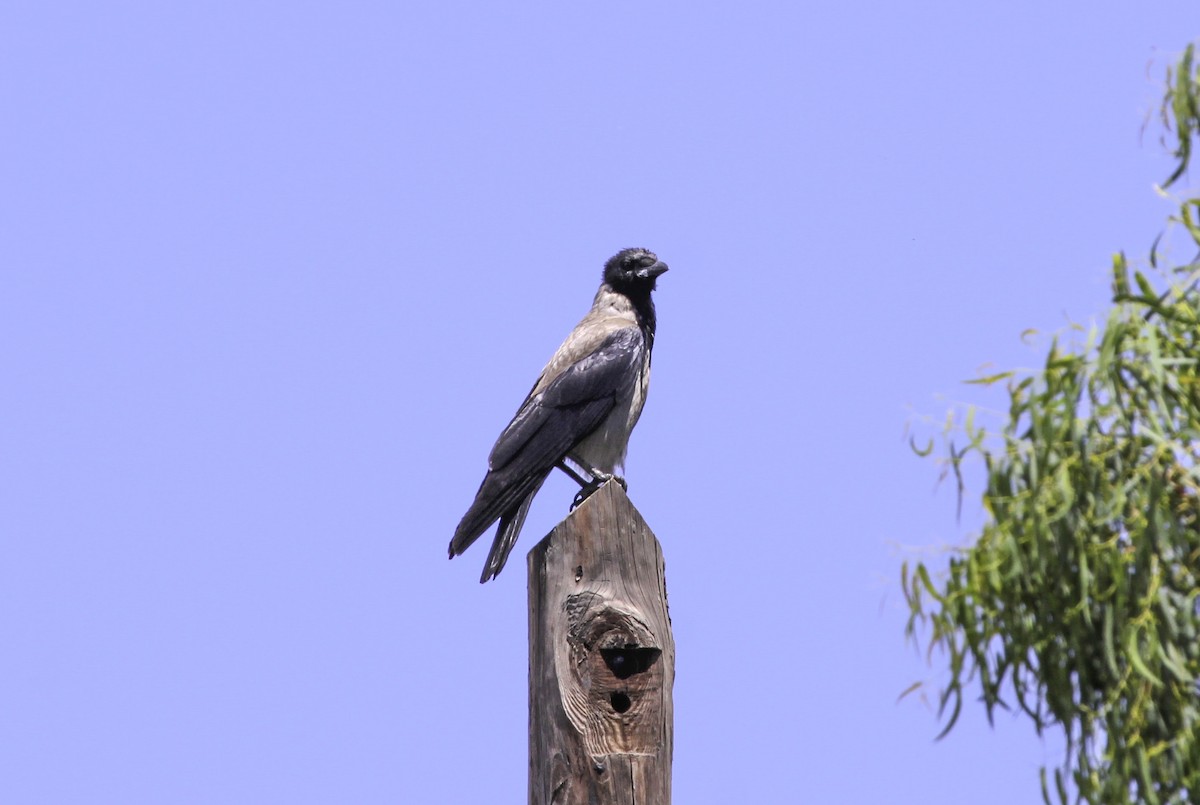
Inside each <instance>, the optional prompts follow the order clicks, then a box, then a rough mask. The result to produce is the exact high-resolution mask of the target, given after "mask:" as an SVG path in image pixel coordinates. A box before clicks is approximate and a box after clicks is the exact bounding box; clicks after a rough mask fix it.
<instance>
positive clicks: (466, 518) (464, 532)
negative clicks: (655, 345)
mask: <svg viewBox="0 0 1200 805" xmlns="http://www.w3.org/2000/svg"><path fill="white" fill-rule="evenodd" d="M644 349H645V342H644V341H643V338H642V334H641V331H640V330H638V329H637V328H636V327H626V328H622V329H620V330H616V331H614V332H613V333H611V334H610V335H609V336H608V337H607V338H605V339H604V341H602V342H601V343H600V345H599V346H598V347H597V348H596V349H595V350H593V351H592V352H590V353H588V354H587V355H584V356H583V357H581V358H580V359H579V360H577V361H576V362H575V363H573V364H571V365H570V366H568V367H567V368H566V369H565V370H563V371H562V372H561V373H560V374H559V375H558V377H556V378H554V379H553V380H552V381H551V382H550V383H549V384H548V385H547V386H546V387H545V388H544V389H542V390H541V391H539V392H537V393H536V394H530V396H529V397H527V398H526V399H525V402H524V403H523V404H522V405H521V408H520V410H519V411H517V415H516V416H515V417H513V420H512V422H510V423H509V425H508V427H507V428H505V429H504V432H503V433H501V434H500V438H499V439H497V440H496V445H495V447H493V448H492V453H491V456H489V458H488V467H489V470H488V474H487V476H485V477H484V479H483V483H482V484H480V486H479V491H478V492H477V493H476V494H475V502H474V503H472V504H471V508H470V509H468V510H467V513H466V514H465V515H463V519H462V521H461V522H460V523H459V524H458V528H457V529H456V530H455V532H454V539H452V540H451V541H450V555H451V556H454V555H457V554H461V553H462V552H463V551H465V550H466V549H467V547H468V546H470V545H471V543H473V542H474V541H475V540H476V539H478V538H479V536H480V535H481V534H482V533H483V532H484V531H486V530H487V529H488V527H489V526H491V524H492V523H494V522H495V521H496V520H497V519H499V518H501V517H503V518H505V522H504V523H502V526H504V527H502V528H501V530H500V532H499V533H498V534H497V539H496V543H495V544H494V545H493V546H492V556H491V557H489V561H488V564H487V567H486V569H485V580H486V578H487V577H488V574H489V571H492V572H491V573H490V574H491V575H492V576H494V575H495V574H496V573H499V572H500V567H494V565H495V564H496V563H495V562H494V561H493V559H496V558H498V559H499V560H500V561H499V565H500V566H503V559H504V557H505V556H506V555H507V552H508V551H509V550H511V549H512V543H513V542H514V541H515V540H516V536H517V534H516V532H518V531H519V530H520V526H521V524H522V522H523V521H524V519H525V517H524V515H525V512H526V511H527V510H528V507H529V501H530V500H531V499H532V496H533V494H534V493H535V492H537V490H538V488H539V487H540V486H541V485H542V482H543V481H544V480H545V479H546V476H547V475H549V474H550V471H551V470H552V469H554V465H555V464H556V463H558V461H559V460H561V459H562V458H563V457H564V456H565V455H566V454H567V453H568V452H569V451H570V450H571V448H573V447H575V445H577V444H579V443H580V442H581V441H583V439H585V438H586V437H587V436H588V435H589V434H591V432H592V431H594V430H595V429H596V428H597V427H599V426H600V425H601V423H603V422H604V419H605V417H607V416H608V415H609V414H610V413H611V412H612V410H613V408H615V407H616V404H617V400H618V399H620V398H621V397H623V396H627V395H629V394H631V393H632V389H633V384H634V383H635V382H636V379H637V375H638V371H639V370H640V368H641V362H642V354H643V350H644ZM535 388H536V387H535ZM514 526H515V527H514ZM498 552H500V553H502V554H503V556H498V555H497V554H498ZM493 568H494V569H493Z"/></svg>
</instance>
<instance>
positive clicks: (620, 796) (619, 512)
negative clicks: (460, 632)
mask: <svg viewBox="0 0 1200 805" xmlns="http://www.w3.org/2000/svg"><path fill="white" fill-rule="evenodd" d="M528 563H529V802H530V805H670V802H671V747H672V738H673V729H674V728H673V718H674V713H673V708H672V703H671V685H672V684H673V683H674V681H675V641H674V639H673V638H672V637H671V620H670V617H669V615H668V614H667V588H666V580H665V577H664V575H663V556H662V548H661V547H660V546H659V544H658V540H657V539H655V537H654V534H652V533H651V532H650V529H649V527H648V526H647V525H646V522H645V521H644V520H643V519H642V516H641V515H640V514H638V511H637V509H635V508H633V504H632V503H630V502H629V498H628V497H626V496H625V491H624V490H623V489H622V488H621V487H620V485H618V484H616V483H613V482H611V481H610V482H609V483H607V484H605V485H604V486H603V487H601V488H600V489H599V490H598V491H597V492H596V493H595V494H593V495H592V496H591V497H589V498H588V499H587V500H586V501H584V503H583V505H581V506H580V507H579V508H577V509H576V510H575V511H574V512H573V513H572V514H571V515H570V516H569V517H567V519H565V520H563V521H562V522H561V523H559V524H558V526H557V527H556V528H555V529H554V530H553V531H551V532H550V535H549V536H547V537H546V538H545V539H543V540H542V541H541V542H539V543H538V544H537V545H536V546H535V547H534V548H533V550H531V551H530V552H529V558H528Z"/></svg>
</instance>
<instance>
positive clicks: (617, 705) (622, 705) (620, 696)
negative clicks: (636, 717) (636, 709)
mask: <svg viewBox="0 0 1200 805" xmlns="http://www.w3.org/2000/svg"><path fill="white" fill-rule="evenodd" d="M608 700H609V701H610V702H611V703H612V708H613V709H614V710H616V711H617V712H618V713H624V712H626V711H627V710H629V708H630V707H633V702H631V701H629V696H627V695H626V694H624V693H622V692H621V691H619V690H618V691H617V692H616V693H613V694H612V695H610V696H609V697H608Z"/></svg>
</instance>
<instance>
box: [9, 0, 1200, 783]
mask: <svg viewBox="0 0 1200 805" xmlns="http://www.w3.org/2000/svg"><path fill="white" fill-rule="evenodd" d="M1188 21H1191V22H1192V23H1195V22H1196V21H1198V20H1197V17H1196V15H1195V8H1194V4H1193V3H1191V2H1156V3H1152V4H1132V3H1117V2H1100V3H1095V2H1092V3H1083V2H1067V3H1055V4H1046V3H1027V2H1017V3H995V2H990V3H969V4H965V3H951V2H929V3H925V4H921V5H920V6H919V7H917V6H914V5H913V4H888V3H861V2H838V3H830V2H822V3H746V4H737V5H735V4H729V3H720V4H717V3H697V2H691V3H640V4H633V3H606V4H581V3H570V4H563V3H557V4H551V3H517V4H487V5H485V4H477V3H461V2H445V1H443V2H438V3H425V2H415V3H403V4H402V3H382V2H375V3H340V4H332V3H329V4H314V3H299V4H297V3H286V4H285V3H268V2H241V3H220V2H216V3H205V4H196V3H192V4H185V3H144V2H143V3H138V2H111V3H104V4H92V3H54V2H39V3H32V2H10V3H7V4H6V5H5V8H4V9H3V10H2V11H0V104H2V107H3V109H4V110H5V115H4V126H3V139H4V143H5V147H4V149H3V155H2V156H0V188H2V189H0V264H2V265H3V277H2V280H0V344H3V346H2V347H0V371H2V373H3V377H4V378H5V382H4V384H3V388H0V490H2V491H0V537H2V543H0V544H2V545H3V549H4V561H3V562H2V563H0V639H2V640H3V642H4V645H5V651H4V658H3V660H2V661H0V690H3V691H4V694H3V697H2V698H0V781H2V782H0V789H2V790H3V799H4V800H5V801H7V802H20V803H82V802H87V803H110V802H111V803H123V804H124V805H129V804H131V803H161V802H171V803H193V802H194V803H218V802H219V803H268V802H281V803H282V802H286V803H334V802H337V803H341V802H355V803H376V802H378V803H384V802H387V803H394V802H413V803H425V802H431V803H468V802H480V801H488V802H522V801H524V797H525V786H526V729H527V727H526V634H525V629H526V620H525V576H524V570H523V559H522V557H523V555H524V553H525V551H527V550H528V549H529V548H531V547H532V546H533V544H534V543H535V542H536V541H537V539H538V538H540V536H541V535H542V534H544V533H546V532H547V531H548V530H549V529H551V528H552V527H553V526H554V524H555V523H556V522H557V521H558V520H559V519H560V518H561V517H562V516H563V515H564V514H565V513H566V508H567V505H568V503H569V500H570V497H571V495H572V494H573V492H572V488H571V486H572V485H571V483H570V482H568V481H567V480H566V479H565V478H553V479H552V480H551V482H549V483H548V484H547V486H546V487H545V489H544V490H543V492H542V493H541V495H540V497H539V498H538V500H537V502H536V503H535V506H534V509H533V512H532V514H531V516H530V519H529V522H528V524H527V525H526V528H525V532H524V534H523V536H522V539H521V541H520V542H519V543H518V547H517V550H516V552H515V553H514V561H513V562H511V563H510V565H509V567H508V568H507V569H506V570H505V572H504V573H503V574H502V575H501V576H500V578H499V579H498V580H497V581H496V582H494V583H491V584H488V585H486V586H482V587H481V586H480V585H479V584H478V583H477V577H478V574H479V570H480V567H481V566H482V562H483V558H484V553H485V551H484V549H482V548H477V549H475V550H473V551H471V552H469V553H468V554H467V555H466V556H465V557H463V558H461V559H458V560H456V561H454V562H453V563H447V562H446V560H445V547H446V543H447V541H448V540H449V537H450V535H451V533H452V532H453V528H454V526H455V524H456V523H457V521H458V518H459V517H460V516H461V514H462V512H463V511H464V510H465V508H466V506H467V505H468V503H469V502H470V500H471V497H472V495H473V493H474V491H475V488H476V486H477V485H478V483H479V480H480V478H481V476H482V473H483V470H484V467H485V458H486V455H487V452H488V450H489V449H490V447H491V444H492V442H493V440H494V439H495V437H496V435H497V434H498V433H499V431H500V429H501V428H502V427H503V426H504V424H505V423H506V422H507V421H508V418H509V417H510V416H511V415H512V413H513V411H514V410H515V409H516V406H517V404H518V403H519V402H520V400H521V398H522V396H523V395H524V394H525V392H526V391H527V390H528V388H529V385H530V384H531V383H532V381H533V379H534V377H535V376H536V374H537V372H538V370H539V369H540V368H541V366H542V364H543V363H544V362H545V360H546V359H547V358H548V357H549V355H550V353H551V352H552V351H553V349H554V348H555V347H556V346H557V344H558V343H559V341H560V340H561V338H562V337H563V336H564V335H565V334H566V332H567V331H568V330H569V328H570V327H571V326H572V325H573V324H574V323H575V322H576V321H577V320H578V318H579V317H580V316H581V315H582V314H583V312H584V311H585V310H586V308H587V306H588V304H589V303H590V301H591V296H592V294H593V292H594V290H595V286H596V283H597V281H598V278H599V271H600V267H601V265H602V264H603V262H604V260H605V259H606V258H607V257H608V256H609V255H611V254H612V253H613V252H615V251H616V250H618V249H619V248H622V247H625V246H631V245H639V246H647V247H649V248H652V249H654V250H655V251H656V252H657V253H658V254H659V255H660V256H661V257H662V258H663V259H664V260H666V261H667V262H668V263H670V265H671V273H670V274H668V275H666V276H665V277H664V278H663V279H662V281H661V282H660V285H659V292H658V296H657V298H658V310H659V336H658V339H657V341H656V352H655V363H654V381H653V384H652V388H651V392H650V398H649V402H648V405H647V408H646V411H645V414H644V416H643V418H642V421H641V423H640V425H639V427H638V430H637V431H636V432H635V434H634V437H633V440H632V446H631V449H630V456H629V462H628V466H627V477H628V479H629V484H630V496H631V498H632V499H633V501H634V503H635V504H636V505H637V506H638V508H639V510H640V511H641V512H642V514H643V515H644V516H645V518H646V520H647V521H648V522H649V524H650V525H651V527H652V528H653V529H654V530H655V532H656V533H657V535H658V536H659V538H660V540H661V541H662V543H663V549H664V552H665V556H666V561H667V580H668V586H669V589H670V595H671V614H672V618H673V621H674V628H675V639H676V643H677V651H678V657H677V675H678V676H677V680H676V686H675V702H676V717H675V736H676V743H675V765H674V771H675V774H674V781H675V801H676V802H680V803H707V802H713V803H719V802H799V801H805V802H846V803H877V802H895V803H910V802H911V803H923V804H925V805H931V804H933V803H946V804H947V805H957V804H958V803H961V802H964V801H971V802H975V803H1005V804H1006V805H1007V803H1012V802H1035V801H1038V797H1039V793H1038V783H1037V775H1036V769H1037V767H1038V766H1039V765H1040V764H1043V763H1056V762H1057V761H1058V759H1059V754H1058V752H1059V749H1058V747H1057V746H1056V744H1055V742H1053V741H1048V742H1047V743H1042V741H1041V740H1040V739H1039V738H1037V737H1036V736H1035V735H1034V734H1033V731H1032V729H1031V728H1030V727H1029V726H1028V725H1027V724H1025V723H1023V722H1020V721H1017V720H1015V719H1014V718H1010V717H1007V716H1004V715H1001V716H1000V717H999V718H998V720H997V723H996V726H995V728H994V729H992V728H989V727H988V726H987V724H986V722H985V721H984V719H983V718H982V716H981V714H980V713H978V712H976V711H975V710H970V711H968V712H967V713H966V714H965V715H964V718H963V720H962V722H961V723H960V725H959V727H958V728H957V729H956V730H955V731H954V732H953V733H952V734H951V735H950V736H949V737H948V738H946V739H945V740H943V741H941V742H936V743H935V742H934V740H933V738H934V736H935V735H936V734H937V732H938V731H939V725H938V723H937V721H936V719H935V718H934V715H933V713H932V712H931V711H930V709H929V707H928V706H927V705H926V704H924V703H922V701H921V699H920V697H918V696H912V697H909V698H907V699H905V700H904V701H902V702H899V703H897V701H896V699H897V696H898V694H899V693H900V692H901V691H903V690H904V689H905V688H906V687H908V686H909V684H911V683H912V682H914V681H917V680H926V681H927V682H929V683H930V684H931V685H934V686H936V684H937V682H938V680H939V679H940V678H941V677H940V675H939V674H938V672H937V670H936V669H931V668H929V667H928V666H927V665H926V664H925V662H924V660H923V658H922V657H921V656H920V655H919V654H918V653H917V652H916V651H915V650H914V649H913V648H912V646H910V645H908V644H906V642H905V639H904V636H903V627H904V620H905V610H904V607H903V600H902V596H901V594H900V591H899V588H898V573H899V564H900V561H901V558H902V557H903V555H904V554H903V553H902V550H901V547H900V546H921V545H938V544H947V543H950V544H957V543H960V542H961V541H962V540H963V539H965V538H966V536H967V533H968V531H969V529H970V527H971V524H972V523H974V522H978V517H979V512H978V507H977V506H975V507H972V506H971V505H970V504H968V506H967V509H966V512H965V516H964V521H963V523H962V524H958V523H956V521H955V518H954V497H953V494H952V490H951V489H949V488H941V489H938V488H937V484H936V481H937V467H936V466H935V465H934V464H933V463H931V462H929V461H921V460H919V459H917V458H915V457H914V456H913V455H912V453H911V451H910V450H909V448H908V446H907V444H906V438H907V436H906V434H907V432H908V431H907V428H908V427H909V426H910V425H911V426H912V427H914V428H915V429H916V430H917V432H925V433H929V432H933V431H934V430H935V428H933V427H932V426H928V425H924V424H922V421H923V418H924V417H927V416H928V417H932V418H933V419H934V420H940V419H941V417H942V415H943V413H944V411H945V410H946V407H947V405H948V401H950V400H964V401H982V402H988V401H990V402H992V403H995V401H996V399H997V398H996V397H994V396H993V397H990V398H988V397H986V396H984V395H983V393H982V392H981V391H980V390H978V389H977V388H976V387H972V386H963V385H961V383H960V381H961V380H963V379H965V378H969V377H972V376H974V375H975V373H976V371H977V370H978V369H979V367H981V366H984V365H985V364H988V363H989V362H991V363H993V364H995V365H996V366H999V367H1008V366H1014V365H1017V366H1022V365H1024V366H1028V365H1032V364H1034V363H1036V362H1037V361H1038V360H1039V354H1038V352H1037V351H1036V350H1031V349H1030V348H1029V347H1028V346H1026V345H1023V344H1022V343H1021V341H1020V339H1019V337H1018V336H1019V334H1020V333H1021V331H1022V330H1025V329H1026V328H1030V327H1034V328H1038V329H1039V330H1042V331H1053V330H1055V329H1057V328H1059V327H1061V326H1063V325H1064V324H1065V323H1066V322H1067V321H1068V320H1074V321H1086V320H1088V319H1089V317H1091V316H1092V315H1094V314H1096V313H1098V312H1102V311H1103V310H1104V307H1105V305H1106V302H1107V283H1108V271H1109V264H1110V262H1109V261H1110V256H1111V254H1112V253H1113V252H1114V251H1116V250H1118V249H1127V250H1129V251H1130V253H1131V255H1135V256H1136V255H1140V254H1144V252H1145V250H1146V249H1147V248H1148V246H1149V243H1150V241H1151V240H1152V238H1153V237H1154V236H1155V234H1157V232H1158V231H1159V229H1160V227H1161V224H1162V222H1163V220H1164V218H1165V216H1166V215H1167V214H1168V212H1169V211H1170V206H1169V205H1168V204H1167V203H1166V202H1164V201H1163V200H1162V199H1160V198H1158V197H1157V196H1156V195H1155V194H1154V193H1153V190H1152V184H1153V182H1155V181H1161V180H1162V179H1163V178H1164V177H1165V176H1166V175H1167V173H1168V161H1167V159H1166V158H1165V156H1164V154H1163V151H1162V149H1161V148H1160V146H1159V145H1158V143H1157V129H1156V128H1155V124H1154V123H1153V121H1152V122H1151V125H1150V127H1149V128H1148V129H1147V132H1146V133H1145V134H1143V133H1142V127H1143V124H1144V123H1145V121H1146V118H1147V115H1148V114H1150V113H1151V112H1152V111H1153V110H1155V109H1156V108H1157V106H1156V105H1157V100H1158V98H1159V96H1160V94H1161V85H1162V72H1163V69H1164V68H1165V66H1166V65H1167V64H1168V63H1169V62H1170V60H1171V58H1172V57H1173V56H1174V54H1176V53H1177V52H1178V51H1180V50H1181V49H1182V48H1183V47H1184V46H1185V45H1186V43H1187V41H1188V37H1190V36H1192V35H1194V30H1193V29H1190V28H1189V27H1188V25H1187V22H1188ZM968 797H969V799H968Z"/></svg>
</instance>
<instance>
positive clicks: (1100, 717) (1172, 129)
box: [902, 47, 1200, 805]
mask: <svg viewBox="0 0 1200 805" xmlns="http://www.w3.org/2000/svg"><path fill="white" fill-rule="evenodd" d="M1167 86H1168V89H1167V94H1166V97H1165V99H1164V103H1163V113H1164V122H1165V123H1166V125H1167V131H1168V133H1169V134H1170V135H1171V136H1172V138H1173V139H1174V140H1175V142H1176V147H1175V148H1174V149H1173V151H1174V155H1175V157H1176V159H1177V168H1176V170H1174V172H1173V173H1172V174H1171V176H1170V177H1169V178H1168V180H1167V181H1166V182H1165V183H1164V185H1163V188H1164V191H1165V189H1166V188H1167V187H1168V186H1171V185H1175V184H1176V183H1177V182H1179V180H1181V179H1184V178H1185V177H1186V176H1187V167H1188V163H1189V160H1190V158H1191V154H1192V146H1193V145H1194V142H1195V140H1196V139H1200V71H1198V70H1197V68H1196V65H1195V63H1194V49H1193V48H1191V47H1189V48H1188V49H1187V51H1186V52H1185V54H1184V56H1183V57H1182V59H1181V60H1180V62H1179V63H1178V65H1177V67H1175V68H1174V69H1173V70H1171V71H1170V72H1169V74H1168V79H1167ZM1176 192H1178V188H1177V190H1176ZM1179 203H1180V207H1179V212H1178V213H1177V215H1175V216H1173V217H1172V218H1171V221H1170V223H1169V226H1168V231H1167V233H1166V237H1165V238H1163V237H1162V236H1160V239H1159V240H1158V241H1155V244H1154V246H1153V247H1152V248H1151V251H1150V255H1149V259H1148V263H1149V267H1148V268H1147V269H1146V271H1145V272H1142V271H1136V270H1134V269H1133V268H1132V267H1131V266H1130V265H1129V263H1128V262H1127V261H1126V258H1125V255H1124V254H1119V255H1117V256H1116V257H1115V258H1114V264H1113V307H1112V310H1111V312H1110V313H1109V314H1108V316H1107V319H1106V320H1105V321H1104V322H1103V324H1102V326H1096V327H1093V328H1092V331H1091V332H1090V333H1087V334H1086V337H1081V339H1080V340H1081V342H1080V343H1073V344H1065V345H1064V344H1063V343H1060V340H1055V342H1054V343H1053V344H1052V345H1051V346H1050V349H1049V352H1048V354H1047V355H1046V358H1045V362H1044V366H1043V368H1042V369H1040V370H1039V371H1037V372H1034V373H1026V374H1021V373H1017V372H1006V373H1001V374H998V375H993V376H991V377H987V378H981V379H980V380H978V381H975V382H984V383H995V382H1002V381H1003V382H1006V383H1007V391H1008V401H1009V410H1008V413H1007V417H1006V421H1005V423H1004V424H1003V426H1002V428H1001V429H1000V431H999V432H997V433H990V432H987V431H986V430H985V429H983V428H981V427H978V426H977V425H975V424H974V418H973V417H967V418H966V421H967V424H966V425H965V426H964V427H961V428H958V429H957V430H955V431H954V432H953V433H950V434H948V435H947V444H948V448H947V449H946V451H945V453H944V454H943V455H942V456H941V457H942V458H943V459H944V460H945V461H946V463H947V466H948V467H949V468H950V469H951V470H952V471H953V472H954V473H955V474H956V475H958V476H959V477H960V478H961V477H962V472H963V471H964V469H966V465H967V464H968V463H969V462H974V461H981V462H982V467H983V471H984V472H985V473H986V487H985V489H984V491H983V506H984V512H985V522H984V525H983V527H982V531H981V533H979V534H978V538H977V539H976V540H975V541H974V542H973V544H972V545H971V546H970V547H969V548H966V549H963V550H961V551H956V552H954V553H953V555H952V556H951V558H950V561H949V567H948V568H946V569H945V570H944V571H936V572H935V571H932V570H931V569H930V568H929V567H927V565H926V564H925V563H920V562H918V563H915V564H912V565H909V564H907V563H906V565H905V567H904V569H903V577H902V583H903V586H904V591H905V596H906V598H907V601H908V604H909V607H910V617H909V622H908V632H909V634H910V635H911V636H912V637H913V638H914V639H916V640H918V641H919V642H922V643H924V644H925V645H926V646H927V647H928V649H929V651H930V656H931V657H933V656H941V657H945V658H946V659H948V665H949V668H948V670H949V682H948V683H947V684H946V687H945V688H944V689H943V690H942V691H941V694H940V702H941V708H942V714H943V715H944V716H945V717H946V720H947V724H946V727H945V730H944V732H943V734H945V732H949V730H950V729H951V728H952V727H953V725H954V722H955V720H956V719H957V717H958V715H959V712H960V710H961V708H962V707H963V706H964V705H963V703H964V700H965V699H974V698H975V693H974V691H975V690H976V689H977V690H978V692H979V695H980V698H981V699H982V702H983V704H984V706H985V708H986V710H987V713H988V716H989V718H990V717H991V716H992V715H993V713H994V711H995V709H996V708H997V707H1003V708H1013V707H1015V708H1017V709H1019V711H1021V712H1023V713H1024V714H1026V715H1027V716H1028V717H1029V718H1031V719H1032V720H1033V723H1034V724H1035V725H1036V726H1037V729H1038V731H1039V732H1041V731H1042V730H1059V731H1061V733H1062V734H1063V735H1064V736H1065V739H1066V743H1067V752H1066V756H1065V758H1064V760H1063V762H1062V764H1061V766H1059V767H1057V768H1053V769H1050V770H1046V769H1043V770H1042V789H1043V795H1044V798H1045V799H1046V802H1047V803H1050V802H1051V801H1052V799H1054V800H1058V801H1060V802H1063V803H1067V802H1072V801H1084V802H1089V803H1124V802H1138V803H1163V804H1164V805H1166V804H1167V803H1170V804H1171V805H1175V804H1176V803H1179V804H1181V805H1182V803H1194V802H1200V290H1198V287H1197V282H1198V280H1200V197H1197V196H1196V194H1194V193H1193V194H1191V195H1188V194H1185V195H1184V196H1183V197H1182V198H1181V199H1180V202H1179ZM1174 241H1180V242H1182V244H1183V245H1182V250H1183V251H1184V252H1186V253H1187V254H1188V255H1189V259H1185V260H1182V261H1175V262H1176V264H1175V265H1167V264H1166V263H1167V260H1166V258H1165V257H1164V254H1163V251H1164V249H1165V246H1166V244H1167V243H1170V242H1174ZM1170 251H1173V252H1174V251H1178V250H1177V249H1176V248H1174V247H1173V248H1171V249H1170ZM956 441H957V442H958V443H959V444H962V443H964V442H965V447H956V446H955V442H956ZM935 650H940V653H939V652H938V651H935Z"/></svg>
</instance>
